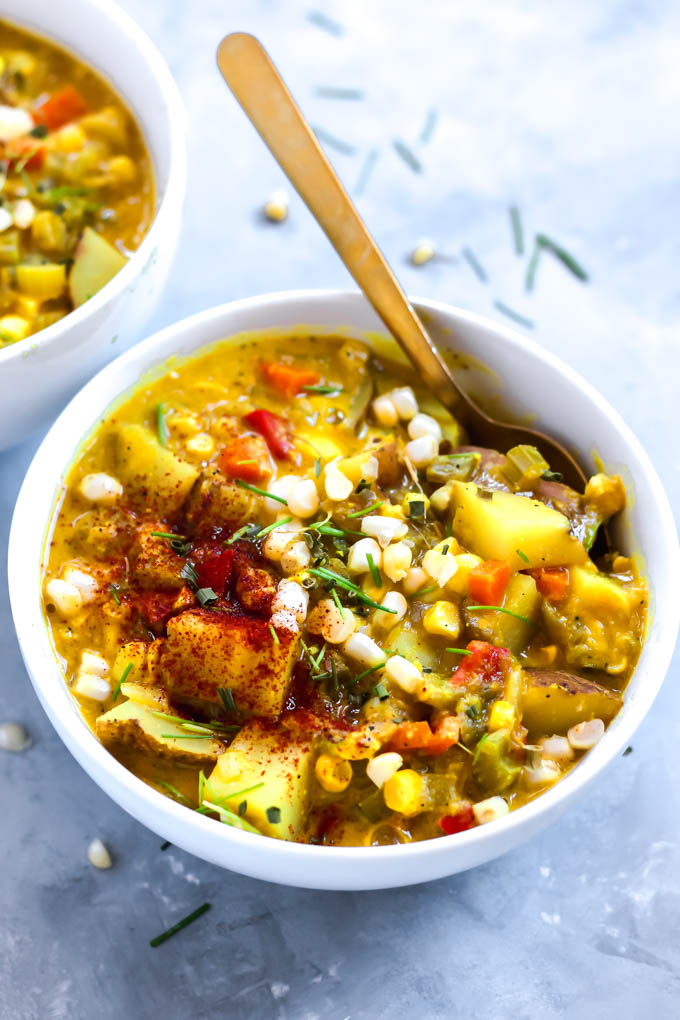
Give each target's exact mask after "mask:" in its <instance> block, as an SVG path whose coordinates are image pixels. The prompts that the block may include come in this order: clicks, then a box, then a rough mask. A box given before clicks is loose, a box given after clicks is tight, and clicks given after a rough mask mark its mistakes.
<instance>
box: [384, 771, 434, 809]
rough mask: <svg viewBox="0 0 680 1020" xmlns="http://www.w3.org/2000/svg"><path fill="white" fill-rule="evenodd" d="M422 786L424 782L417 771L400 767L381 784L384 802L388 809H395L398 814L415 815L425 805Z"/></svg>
mask: <svg viewBox="0 0 680 1020" xmlns="http://www.w3.org/2000/svg"><path fill="white" fill-rule="evenodd" d="M424 787H425V782H424V780H423V777H422V776H421V775H419V773H418V772H415V771H414V770H413V769H401V770H400V771H399V772H395V774H394V775H393V776H391V778H390V779H388V780H387V782H386V783H385V784H384V785H383V795H384V797H385V803H386V804H387V806H388V808H389V809H390V811H397V812H398V813H399V814H400V815H406V816H407V817H409V816H411V815H417V814H419V812H421V811H422V810H423V809H424V807H425V804H424V801H423V792H424Z"/></svg>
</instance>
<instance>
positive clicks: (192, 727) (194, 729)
mask: <svg viewBox="0 0 680 1020" xmlns="http://www.w3.org/2000/svg"><path fill="white" fill-rule="evenodd" d="M182 726H183V727H184V729H185V730H189V732H190V733H203V734H205V733H207V734H208V735H209V736H211V737H214V736H215V731H214V730H212V729H210V727H208V726H201V724H200V723H194V722H189V721H188V720H187V721H186V722H184V723H182Z"/></svg>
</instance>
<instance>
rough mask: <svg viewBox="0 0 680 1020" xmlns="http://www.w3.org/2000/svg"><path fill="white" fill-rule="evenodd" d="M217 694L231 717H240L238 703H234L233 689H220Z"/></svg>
mask: <svg viewBox="0 0 680 1020" xmlns="http://www.w3.org/2000/svg"><path fill="white" fill-rule="evenodd" d="M217 693H218V695H219V699H220V701H221V702H222V704H223V705H224V708H225V710H226V711H227V712H229V713H230V714H231V715H238V714H239V710H238V708H237V707H236V702H235V701H234V695H233V693H232V690H231V687H218V688H217Z"/></svg>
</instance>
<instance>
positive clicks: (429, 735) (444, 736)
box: [389, 715, 460, 755]
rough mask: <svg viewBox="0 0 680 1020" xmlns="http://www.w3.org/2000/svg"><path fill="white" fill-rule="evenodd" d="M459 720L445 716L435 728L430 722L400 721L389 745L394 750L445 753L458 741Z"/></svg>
mask: <svg viewBox="0 0 680 1020" xmlns="http://www.w3.org/2000/svg"><path fill="white" fill-rule="evenodd" d="M459 732H460V730H459V725H458V720H457V719H456V718H455V717H454V716H452V715H448V716H444V718H443V719H442V720H441V722H440V723H439V724H438V725H437V726H436V727H435V729H434V730H432V729H430V724H429V723H428V722H424V721H423V722H404V723H400V724H399V726H397V728H396V730H395V731H394V733H393V735H392V738H391V740H390V743H389V746H390V748H391V749H392V750H393V751H422V752H423V753H424V754H431V755H437V754H443V753H444V751H448V749H449V748H450V747H453V745H454V744H457V743H458V735H459Z"/></svg>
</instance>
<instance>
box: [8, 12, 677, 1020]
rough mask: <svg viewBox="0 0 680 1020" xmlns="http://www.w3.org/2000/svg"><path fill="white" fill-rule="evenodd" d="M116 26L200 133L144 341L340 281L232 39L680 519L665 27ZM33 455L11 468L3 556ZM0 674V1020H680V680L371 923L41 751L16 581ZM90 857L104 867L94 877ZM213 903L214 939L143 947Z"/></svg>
mask: <svg viewBox="0 0 680 1020" xmlns="http://www.w3.org/2000/svg"><path fill="white" fill-rule="evenodd" d="M123 6H125V7H126V8H127V9H128V11H129V12H130V13H131V14H132V15H133V16H134V17H136V18H137V19H138V20H139V21H140V22H141V24H142V26H143V27H144V28H145V29H146V30H147V31H148V32H149V34H150V35H151V36H152V37H153V38H154V39H155V40H156V42H157V44H158V45H159V47H160V49H161V50H162V51H163V53H164V55H165V57H166V58H167V60H168V61H169V63H170V65H171V68H172V70H173V71H174V73H175V75H176V76H177V78H178V81H179V84H180V88H181V91H182V94H183V96H184V101H185V103H186V107H187V113H188V132H189V153H190V178H189V192H188V201H187V205H186V214H185V222H184V232H183V236H182V241H181V244H180V249H179V254H178V257H177V261H176V264H175V266H174V271H173V274H172V278H171V282H170V285H169V286H168V288H167V292H166V295H165V300H164V302H163V303H162V306H161V308H160V310H159V312H158V313H157V315H156V319H155V321H154V323H153V324H152V328H159V327H161V326H163V325H165V324H167V323H169V322H171V321H173V320H176V319H178V318H180V317H183V316H185V315H187V314H189V313H192V312H194V311H197V310H199V309H201V308H204V307H207V306H209V305H212V304H217V303H219V302H222V301H226V300H229V299H232V298H238V297H241V296H244V295H250V294H255V293H258V292H263V291H270V290H284V289H286V288H298V287H309V286H319V287H325V286H338V287H345V286H348V285H349V282H350V281H349V279H348V277H347V274H346V273H345V271H344V269H343V268H342V267H341V265H340V264H339V262H338V260H337V258H336V257H335V255H334V254H333V252H332V251H331V249H330V248H329V246H328V244H327V242H326V241H325V239H324V238H323V237H322V235H321V233H320V231H319V230H318V229H317V227H316V225H315V224H314V223H313V221H312V219H311V217H310V215H309V214H308V213H307V212H306V210H305V209H304V208H303V207H302V205H301V203H300V201H299V200H298V199H297V198H296V197H292V196H291V197H290V199H289V202H288V204H287V206H286V204H285V203H283V202H282V200H281V198H280V197H279V196H277V195H276V194H275V193H276V192H277V191H278V190H280V189H282V188H283V189H285V182H284V181H283V179H282V175H281V173H280V171H279V170H278V168H277V167H276V166H275V164H274V162H273V160H272V159H271V158H270V156H269V155H268V153H267V152H266V151H265V149H264V147H263V145H262V144H261V143H260V141H259V140H258V139H257V137H256V136H255V134H254V131H253V129H252V128H251V126H250V125H249V124H248V123H247V121H246V119H245V118H244V116H243V114H242V113H241V111H240V110H239V109H238V107H237V105H236V103H235V102H234V101H233V99H232V97H231V96H230V95H229V94H228V92H227V91H226V89H225V87H224V85H223V83H222V81H221V79H220V78H219V76H218V73H217V70H216V68H215V66H214V59H213V52H214V49H215V46H216V44H217V42H218V40H219V39H220V38H221V36H222V35H223V34H224V33H225V32H227V31H232V30H235V29H246V30H249V31H252V32H254V33H255V34H257V35H258V36H260V37H261V38H262V39H263V41H264V43H265V44H266V45H267V46H269V48H270V49H271V52H272V54H273V56H274V58H275V60H276V61H277V63H278V64H279V66H280V67H281V70H282V71H283V73H284V75H285V76H286V78H287V80H288V81H289V83H290V85H291V87H292V89H293V91H294V93H295V94H296V96H297V98H298V99H299V101H300V102H301V105H302V106H303V108H304V109H305V111H306V112H307V113H308V115H309V117H310V119H311V121H312V123H313V124H314V125H315V126H317V127H318V129H319V134H320V137H321V139H322V141H324V142H325V144H326V145H327V150H328V153H329V156H330V157H331V159H332V161H333V163H334V164H335V165H336V167H337V169H338V170H339V171H340V173H341V175H342V177H343V179H344V180H345V181H346V182H347V184H348V186H349V188H350V190H351V191H352V193H353V195H354V196H355V197H356V199H357V202H358V204H359V208H360V209H361V211H362V212H363V213H364V214H365V215H366V217H367V219H368V221H369V223H370V225H371V226H372V228H374V230H375V233H376V235H377V237H378V240H379V242H380V243H381V244H382V246H383V247H384V249H385V251H386V253H387V255H388V257H389V258H390V259H391V260H392V261H393V264H394V265H395V268H396V269H397V270H398V272H399V273H400V275H401V278H402V279H403V282H404V284H405V286H406V288H407V289H408V290H409V291H411V292H412V293H417V294H420V295H424V296H426V297H432V298H440V299H442V300H446V301H450V302H452V303H454V304H460V305H462V306H463V307H466V308H471V309H473V310H474V311H477V312H480V313H482V314H487V315H490V316H492V317H497V318H500V319H502V320H504V321H510V320H508V319H507V316H509V315H511V314H517V315H519V316H521V317H522V318H523V319H526V320H529V324H528V325H526V326H524V327H523V326H522V325H521V324H520V328H526V329H527V330H529V331H530V332H531V334H532V335H533V336H534V337H535V338H536V340H537V341H538V342H539V343H541V344H543V345H544V346H545V347H547V348H549V349H550V350H553V351H555V352H557V353H559V355H560V356H561V357H562V358H564V359H565V360H566V361H567V362H569V363H570V364H572V365H573V366H574V367H575V368H576V369H577V370H578V371H580V372H581V373H583V374H584V375H585V376H586V377H587V378H588V379H589V380H590V381H591V382H592V383H594V384H595V385H596V386H598V387H599V388H600V390H602V391H603V392H604V394H605V395H606V397H607V398H608V399H609V400H611V402H612V403H613V404H614V406H615V407H617V408H618V409H619V410H621V411H622V412H623V413H624V415H625V416H626V418H627V420H628V422H629V423H630V425H631V426H632V427H633V429H634V430H635V431H636V432H637V434H638V435H639V436H640V438H641V439H642V441H643V442H644V443H645V445H646V447H647V449H648V450H649V452H650V454H651V456H652V458H653V459H654V460H655V462H656V464H657V467H658V468H659V471H660V474H661V477H662V479H663V481H664V482H665V484H666V486H667V487H668V490H669V494H670V496H671V500H672V501H673V502H674V503H675V504H678V503H680V479H679V477H678V469H679V466H680V432H678V430H677V428H672V427H670V423H671V422H675V420H676V412H677V383H676V376H677V368H678V367H679V359H680V355H679V354H678V345H677V336H678V326H679V324H680V300H679V298H678V286H677V272H676V264H677V251H676V249H677V237H676V234H677V232H676V231H674V230H673V229H669V225H670V224H673V223H677V222H678V217H679V215H680V193H679V192H678V188H677V166H678V162H679V160H680V142H679V141H678V138H677V133H675V134H674V133H673V132H672V131H669V130H668V125H669V124H674V123H675V121H676V119H677V117H676V108H677V75H676V74H675V71H674V69H675V63H676V61H675V53H674V49H673V47H674V45H675V44H674V40H675V39H677V37H678V33H679V32H680V11H679V10H678V8H677V5H674V4H672V3H671V2H670V0H661V2H659V3H653V2H652V0H642V2H641V3H637V4H633V3H621V2H620V0H601V2H600V3H598V4H591V3H588V2H587V0H576V2H573V0H555V2H554V3H552V4H543V5H538V4H535V3H533V2H531V0H516V2H515V3H513V4H510V5H509V4H507V3H502V2H500V0H483V2H481V3H479V4H475V5H469V4H468V5H465V6H463V5H460V4H457V3H456V4H452V3H446V2H444V0H432V2H431V3H429V4H425V5H413V4H409V3H406V2H405V0H374V2H373V3H371V4H365V3H360V2H359V0H346V2H345V3H341V2H340V0H335V2H332V3H330V2H329V3H326V2H323V0H319V3H318V4H317V6H316V9H315V10H312V8H311V5H307V4H306V3H301V2H299V0H285V2H284V0H249V2H246V0H233V2H232V3H230V4H228V5H225V4H223V3H221V2H218V0H202V3H200V4H194V5H188V4H183V5H178V4H170V3H167V2H163V0H137V2H133V0H124V4H123ZM329 19H330V20H329ZM270 200H271V204H270V208H269V214H270V218H269V220H267V219H266V218H264V217H263V216H262V215H261V210H262V207H263V206H264V204H265V203H267V202H268V201H270ZM513 205H517V206H518V208H519V210H520V215H521V223H522V228H523V235H524V252H523V253H522V254H518V253H517V252H516V250H515V248H516V242H517V238H516V237H515V236H514V235H513V229H512V223H511V219H510V215H509V207H510V206H513ZM286 213H287V215H286ZM541 232H545V233H546V234H548V235H549V236H550V237H553V238H554V239H555V240H557V241H558V242H559V243H561V244H562V245H563V246H564V247H565V248H566V249H567V250H568V251H569V252H570V253H571V254H572V255H573V257H574V258H576V259H577V261H578V262H579V263H580V264H581V265H582V266H583V267H584V268H585V269H586V270H587V272H588V275H589V277H590V279H589V282H588V283H584V282H581V281H580V280H579V279H578V278H577V277H576V276H575V275H574V274H573V273H571V272H570V271H569V269H568V267H566V266H565V265H564V264H563V263H561V262H560V261H559V259H556V258H551V257H548V256H545V255H544V256H542V258H541V260H540V264H539V267H538V272H537V275H536V280H535V285H534V288H533V290H532V291H530V292H527V291H526V290H525V276H526V272H527V267H528V259H529V256H530V253H531V248H532V246H533V238H534V235H535V234H536V233H541ZM424 239H427V240H424ZM433 254H434V255H435V257H434V258H432V257H431V256H432V255H433ZM437 256H443V257H437ZM1 391H2V380H1V378H0V392H1ZM38 441H39V437H31V438H28V439H26V441H25V442H24V443H23V445H21V446H19V447H18V448H17V449H15V450H14V451H10V452H8V453H5V454H3V455H0V536H1V538H2V542H3V543H6V541H7V535H8V532H9V524H10V518H11V512H12V507H13V503H14V500H15V497H16V494H17V492H18V489H19V486H20V483H21V479H22V477H23V474H24V471H25V469H26V467H27V465H28V463H29V460H30V458H31V456H32V453H33V451H34V449H35V447H36V445H37V442H38ZM37 540H39V536H36V541H37ZM0 657H1V658H2V663H3V670H2V674H1V675H0V722H1V721H7V720H17V721H19V722H21V723H22V724H23V725H24V726H25V727H26V728H27V730H28V731H29V732H30V734H31V736H32V739H33V744H32V746H31V747H30V748H29V749H28V750H26V751H24V752H22V753H16V754H12V753H9V752H5V751H0V777H1V778H0V784H1V785H0V789H1V791H2V796H1V803H2V815H3V819H2V836H3V840H2V843H3V866H2V872H1V877H0V903H1V904H2V924H1V925H0V987H1V988H2V997H1V999H0V1016H1V1017H8V1018H9V1017H12V1018H17V1020H43V1018H47V1017H50V1018H53V1020H60V1018H64V1020H66V1018H68V1020H81V1018H82V1020H92V1018H95V1017H96V1018H97V1020H119V1018H120V1017H128V1018H131V1020H132V1018H135V1020H137V1018H139V1020H147V1018H148V1020H152V1018H154V1020H155V1018H156V1017H158V1016H161V1015H162V1016H163V1017H164V1020H186V1018H188V1017H196V1018H198V1017H205V1018H208V1017H229V1018H230V1020H251V1018H256V1020H259V1018H269V1017H273V1018H281V1020H285V1018H290V1020H302V1018H306V1020H316V1018H323V1020H343V1018H350V1017H351V1018H352V1020H358V1018H371V1020H378V1018H384V1020H399V1018H402V1017H404V1018H412V1017H419V1018H423V1020H430V1018H447V1020H448V1018H458V1017H460V1018H467V1017H470V1016H472V1015H476V1014H477V1013H479V1014H482V1013H483V1015H484V1016H485V1017H487V1018H490V1020H493V1018H505V1017H508V1016H514V1017H518V1018H519V1017H535V1016H541V1017H542V1018H545V1020H554V1018H558V1017H559V1018H565V1017H566V1018H572V1017H573V1018H576V1017H581V1016H583V1015H588V1016H590V1017H596V1018H597V1020H609V1018H612V1020H614V1018H619V1017H626V1018H628V1017H630V1018H636V1017H642V1016H644V1015H655V1016H658V1017H670V1016H672V1015H675V1014H676V1013H677V994H678V981H679V979H680V945H679V943H678V938H677V915H678V907H679V906H680V822H679V821H678V819H679V818H680V811H678V785H679V783H678V780H679V779H680V775H679V766H678V758H677V751H676V747H677V740H676V736H675V733H674V728H675V726H674V720H677V718H678V712H679V710H680V693H679V688H678V683H677V681H678V679H679V678H680V676H679V674H680V667H679V664H678V661H677V657H676V661H675V663H674V665H673V667H672V669H671V675H670V676H669V678H668V681H667V683H666V685H665V687H664V689H663V690H662V692H661V695H660V697H659V698H658V700H657V702H656V704H655V706H654V708H653V710H652V712H651V713H650V715H649V717H648V718H647V720H646V721H645V723H644V724H643V726H642V728H641V729H640V731H639V733H638V734H637V735H636V738H635V740H634V745H633V748H632V753H628V754H627V755H626V756H624V757H622V758H621V759H620V760H619V761H617V762H616V763H615V765H614V766H613V767H612V768H611V769H610V770H609V772H608V773H607V775H606V776H604V777H603V778H602V779H601V780H600V781H599V783H598V784H597V785H596V786H595V788H594V789H593V790H592V792H591V795H590V798H589V800H587V801H581V802H580V803H579V804H577V805H576V806H575V807H574V808H572V809H571V810H570V811H569V812H568V813H567V815H566V816H565V817H563V818H562V819H561V820H560V821H559V822H558V823H557V824H555V825H553V826H552V828H550V829H549V830H548V831H546V832H544V833H543V834H542V835H540V836H538V837H537V838H536V839H534V840H533V841H532V842H530V843H528V844H526V845H525V846H522V847H520V848H519V849H517V850H515V851H514V852H512V853H510V854H508V855H506V856H505V857H502V858H501V859H499V860H497V861H495V862H493V863H491V864H488V865H486V866H484V867H480V868H478V869H476V870H475V871H472V872H470V873H467V874H463V875H459V876H456V877H453V878H451V879H446V880H442V881H440V882H436V883H433V884H429V885H424V886H414V887H412V888H409V889H402V890H392V891H384V892H376V893H361V894H342V893H337V894H335V893H318V892H311V891H303V890H296V889H288V888H282V887H276V886H272V885H268V884H265V883H262V882H257V881H254V880H250V879H246V878H241V877H240V876H238V875H234V874H230V873H227V872H224V871H220V870H218V869H216V868H214V867H212V866H210V865H208V864H205V863H203V862H202V861H199V860H197V859H195V858H192V857H190V856H189V855H187V854H185V853H183V852H181V851H179V850H177V849H176V848H174V847H170V848H168V849H167V850H166V851H165V852H161V849H160V842H161V841H160V840H159V839H158V838H157V837H156V836H155V835H154V834H152V833H151V832H149V831H147V830H146V829H144V828H143V827H142V826H141V825H139V824H138V823H137V822H135V821H133V820H132V819H131V818H129V817H128V816H127V815H126V814H124V813H123V811H122V810H121V809H119V808H118V807H117V806H116V805H115V804H113V803H112V802H111V801H110V800H109V799H108V798H107V797H106V796H105V795H104V793H102V792H101V791H100V790H99V789H98V787H96V786H95V785H94V783H93V782H92V781H91V780H90V779H89V778H88V777H87V776H86V774H85V773H84V772H83V771H82V770H81V769H80V767H79V766H78V765H77V764H76V763H75V761H74V760H73V759H72V758H71V756H70V755H69V753H68V751H67V750H66V748H65V747H64V746H63V745H62V743H61V741H60V740H59V738H58V737H57V736H56V734H55V733H54V732H53V730H52V728H51V726H50V724H49V723H48V721H47V719H46V717H45V716H44V714H43V712H42V710H41V709H40V707H39V705H38V702H37V700H36V698H35V696H34V694H33V692H32V688H31V687H30V684H29V681H28V679H27V677H26V674H25V670H24V667H23V665H22V662H21V659H20V655H19V650H18V647H17V643H16V639H15V636H14V631H13V626H12V622H11V617H10V613H9V606H8V598H7V590H6V581H5V580H4V578H3V580H2V581H1V582H0ZM94 837H99V838H101V839H102V840H103V841H104V843H105V844H106V845H107V847H108V848H109V849H110V852H111V855H112V857H113V861H114V866H113V868H112V869H111V870H108V871H99V870H96V869H95V868H93V867H92V866H91V865H90V864H89V863H88V859H87V848H88V846H89V844H90V842H91V840H92V839H93V838H94ZM204 901H209V902H210V903H212V910H211V911H210V912H208V913H207V914H205V915H204V916H202V917H200V918H199V919H198V920H197V921H196V922H195V924H193V925H191V927H189V928H187V929H186V930H185V931H183V932H181V933H179V934H178V935H177V936H175V937H174V938H172V939H170V940H169V941H167V942H166V943H164V944H163V945H162V946H159V947H158V948H151V947H150V946H149V940H150V939H151V938H152V937H153V936H155V935H157V934H159V933H160V932H162V931H163V930H164V929H166V928H168V927H169V926H170V925H172V924H174V923H175V922H176V921H177V920H179V919H180V918H182V917H184V916H185V915H187V914H188V913H189V912H190V911H192V910H193V909H195V908H196V907H197V906H199V905H200V904H201V903H203V902H204ZM674 1004H675V1005H674Z"/></svg>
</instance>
